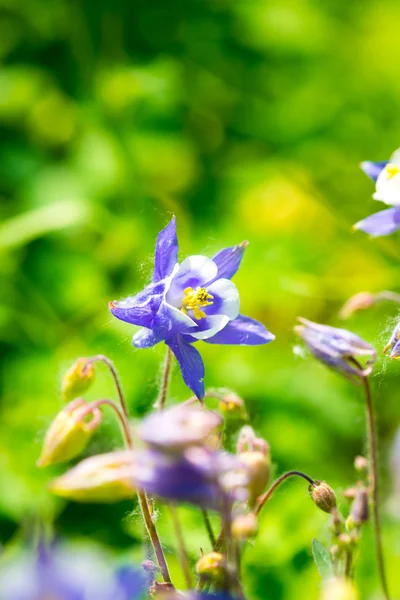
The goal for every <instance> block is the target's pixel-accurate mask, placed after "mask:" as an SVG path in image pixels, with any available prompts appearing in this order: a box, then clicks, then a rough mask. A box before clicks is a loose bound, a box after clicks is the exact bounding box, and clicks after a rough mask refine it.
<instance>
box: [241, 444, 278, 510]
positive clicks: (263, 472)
mask: <svg viewBox="0 0 400 600" xmlns="http://www.w3.org/2000/svg"><path fill="white" fill-rule="evenodd" d="M239 460H240V462H241V463H242V464H243V465H244V466H245V467H246V471H247V477H248V484H247V489H248V491H249V506H254V504H255V503H256V500H257V498H258V497H259V496H260V495H261V494H262V493H263V492H264V490H265V488H266V486H267V483H268V481H269V476H270V472H271V460H270V457H269V454H267V455H265V454H263V452H260V451H255V452H241V453H240V454H239Z"/></svg>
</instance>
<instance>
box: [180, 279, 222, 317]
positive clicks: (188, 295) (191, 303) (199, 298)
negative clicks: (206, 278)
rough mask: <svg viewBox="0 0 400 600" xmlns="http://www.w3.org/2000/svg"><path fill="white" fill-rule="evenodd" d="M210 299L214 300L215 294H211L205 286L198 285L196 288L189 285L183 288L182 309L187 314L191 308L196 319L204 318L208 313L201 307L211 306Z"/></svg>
mask: <svg viewBox="0 0 400 600" xmlns="http://www.w3.org/2000/svg"><path fill="white" fill-rule="evenodd" d="M210 300H214V296H212V295H211V294H209V293H208V292H207V290H206V289H205V288H200V287H198V288H196V289H195V290H194V289H193V288H191V287H187V288H186V289H185V290H183V300H182V307H181V311H182V312H183V313H185V315H186V314H187V313H188V311H189V310H191V311H192V312H193V316H194V318H195V319H198V320H199V319H204V317H205V316H206V313H205V312H204V311H203V310H201V309H202V308H204V307H205V306H211V304H212V302H210Z"/></svg>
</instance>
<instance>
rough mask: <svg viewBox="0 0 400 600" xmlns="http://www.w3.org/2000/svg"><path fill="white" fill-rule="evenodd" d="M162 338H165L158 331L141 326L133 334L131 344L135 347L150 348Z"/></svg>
mask: <svg viewBox="0 0 400 600" xmlns="http://www.w3.org/2000/svg"><path fill="white" fill-rule="evenodd" d="M163 340H165V337H164V336H163V335H162V334H160V332H154V331H153V330H152V329H146V327H143V328H142V329H139V331H138V332H137V333H135V335H134V336H133V338H132V344H133V345H134V346H135V348H151V347H152V346H155V345H156V344H158V343H159V342H162V341H163Z"/></svg>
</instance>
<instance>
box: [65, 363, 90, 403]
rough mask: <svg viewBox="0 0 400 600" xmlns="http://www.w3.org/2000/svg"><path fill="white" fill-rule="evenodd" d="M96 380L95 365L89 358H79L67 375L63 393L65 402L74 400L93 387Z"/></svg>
mask: <svg viewBox="0 0 400 600" xmlns="http://www.w3.org/2000/svg"><path fill="white" fill-rule="evenodd" d="M94 378H95V369H94V366H93V363H91V362H90V361H89V360H88V359H87V358H78V360H76V361H75V363H74V364H73V365H72V367H71V368H70V369H69V370H68V371H67V372H66V373H65V375H64V378H63V381H62V385H61V393H62V396H63V398H64V400H65V402H69V401H70V400H74V399H75V398H77V397H78V396H80V395H81V394H84V393H85V392H86V390H88V389H89V387H90V386H91V385H92V383H93V381H94Z"/></svg>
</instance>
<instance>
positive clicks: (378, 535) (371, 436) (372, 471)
mask: <svg viewBox="0 0 400 600" xmlns="http://www.w3.org/2000/svg"><path fill="white" fill-rule="evenodd" d="M361 380H362V383H363V386H364V391H365V399H366V403H367V437H368V454H369V457H368V458H369V479H370V483H371V488H372V514H373V522H374V533H375V547H376V557H377V561H378V571H379V577H380V580H381V586H382V591H383V595H384V596H385V599H386V600H390V595H389V589H388V585H387V580H386V573H385V561H384V557H383V548H382V531H381V523H380V510H379V509H380V506H379V491H380V490H379V472H378V452H377V435H376V428H375V415H374V406H373V402H372V394H371V386H370V384H369V379H368V376H364V377H362V378H361Z"/></svg>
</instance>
